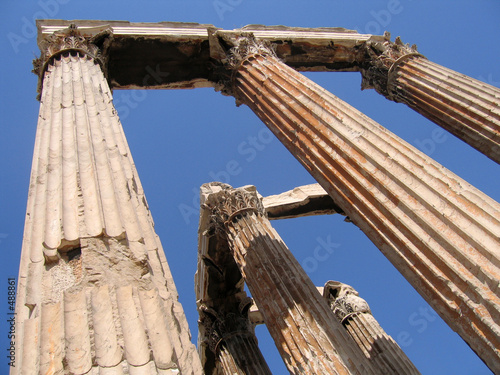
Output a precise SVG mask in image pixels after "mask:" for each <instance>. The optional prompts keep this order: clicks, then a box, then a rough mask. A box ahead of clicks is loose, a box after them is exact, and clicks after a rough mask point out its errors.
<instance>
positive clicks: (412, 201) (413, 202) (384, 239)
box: [230, 42, 500, 371]
mask: <svg viewBox="0 0 500 375" xmlns="http://www.w3.org/2000/svg"><path fill="white" fill-rule="evenodd" d="M246 43H248V42H246ZM245 48H246V47H245ZM246 49H247V48H246ZM233 69H236V70H235V73H234V79H233V81H232V82H233V86H232V87H231V88H230V91H232V92H233V93H234V95H235V96H236V98H237V100H238V102H239V103H244V104H247V105H248V106H249V107H250V108H251V109H252V110H253V111H254V112H255V113H256V114H257V115H258V116H259V118H260V119H261V120H262V121H263V122H264V123H265V124H266V125H267V126H268V127H269V129H270V130H271V131H272V132H273V133H274V134H275V135H276V136H277V137H278V139H279V140H280V141H281V142H282V143H283V144H284V145H285V146H286V147H287V148H288V149H289V150H290V151H291V152H292V154H293V155H294V156H295V157H296V158H297V159H298V160H299V161H300V162H301V163H302V165H303V166H304V167H305V168H306V169H307V170H308V171H309V172H310V173H311V174H312V175H313V177H314V178H315V179H316V180H317V181H318V182H319V183H320V184H321V186H323V188H324V189H325V190H326V191H328V193H329V195H330V196H331V197H332V199H333V201H334V202H335V203H336V204H338V206H339V207H340V208H341V209H342V211H344V213H345V214H346V215H347V216H349V218H350V220H351V221H352V222H353V223H355V224H356V225H357V226H358V227H360V229H361V230H363V232H364V233H365V234H366V235H367V236H368V237H369V238H370V239H371V240H372V241H373V243H374V244H375V245H376V246H377V247H378V248H379V249H380V250H381V251H382V252H383V254H384V255H385V256H386V257H387V258H388V259H389V260H390V261H391V262H392V263H393V264H394V265H395V266H396V268H397V269H398V270H399V271H400V272H401V273H402V274H403V275H404V276H405V277H406V278H407V279H408V281H409V282H410V283H411V284H412V285H413V286H414V287H415V289H416V290H417V291H418V292H419V293H420V294H421V295H422V296H423V297H424V298H425V299H426V300H427V302H428V303H429V304H430V305H431V306H432V307H433V308H434V309H435V310H436V311H437V312H438V314H439V315H440V316H441V317H442V318H443V319H444V320H445V321H446V322H447V323H448V324H449V325H450V326H451V328H452V329H453V330H455V331H457V332H458V333H459V334H460V335H461V336H462V338H463V339H464V340H465V341H466V342H467V343H468V344H469V345H470V346H471V347H472V349H473V350H474V351H475V352H476V353H477V354H478V355H479V356H480V357H481V358H482V359H483V361H485V362H486V363H487V365H488V366H489V367H490V368H491V369H492V370H493V371H500V352H499V351H498V348H499V347H500V336H499V335H498V332H500V290H499V288H498V280H499V279H500V266H499V265H500V256H499V254H500V239H499V238H498V233H500V219H499V218H500V205H499V204H498V202H495V201H494V200H493V199H491V198H489V197H488V196H487V195H485V194H484V193H482V192H480V191H479V190H477V189H475V188H474V187H473V186H471V185H470V184H468V183H467V182H466V181H464V180H462V179H461V178H459V177H458V176H456V175H454V174H453V173H451V172H450V171H448V170H446V169H445V168H443V167H442V166H441V165H439V164H438V163H436V162H434V161H433V160H432V159H431V158H429V157H428V156H426V155H424V154H423V153H422V152H420V151H418V150H417V149H416V148H415V147H412V146H411V145H409V144H407V143H406V142H404V141H403V140H401V139H400V138H398V137H397V136H395V135H394V134H392V133H391V132H389V131H388V130H387V129H384V128H383V127H382V126H380V125H379V124H377V123H376V122H374V121H373V120H371V119H369V118H368V117H366V116H365V115H363V114H362V113H360V112H359V111H357V110H356V109H354V108H352V107H351V106H349V105H348V104H347V103H345V102H343V101H342V100H340V99H339V98H337V97H336V96H334V95H333V94H331V93H329V92H327V91H326V90H324V89H322V88H321V87H319V86H318V85H316V84H315V83H314V82H312V81H310V80H309V79H307V78H306V77H304V76H302V75H301V74H299V73H297V72H296V71H295V70H293V69H291V68H289V67H288V66H286V65H285V64H283V63H281V62H280V61H279V60H278V59H276V57H274V56H273V52H272V51H269V52H268V53H262V52H261V53H257V54H253V55H249V56H247V58H246V59H243V60H242V62H241V63H240V64H239V65H237V66H235V67H233Z"/></svg>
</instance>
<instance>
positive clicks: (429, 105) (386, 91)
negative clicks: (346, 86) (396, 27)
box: [361, 38, 500, 163]
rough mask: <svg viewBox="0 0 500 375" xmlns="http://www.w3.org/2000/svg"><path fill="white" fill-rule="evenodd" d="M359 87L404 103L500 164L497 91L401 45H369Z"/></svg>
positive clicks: (499, 112)
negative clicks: (361, 82) (375, 91)
mask: <svg viewBox="0 0 500 375" xmlns="http://www.w3.org/2000/svg"><path fill="white" fill-rule="evenodd" d="M366 50H367V54H368V58H367V59H366V62H367V63H366V66H365V67H364V68H363V69H362V70H361V72H362V74H363V85H362V87H363V88H375V89H376V90H377V92H379V93H380V94H382V95H384V96H385V97H386V98H388V99H390V100H393V101H395V102H400V103H405V104H406V105H408V106H409V107H410V108H412V109H414V110H415V111H417V112H418V113H420V114H421V115H423V116H425V117H427V118H428V119H429V120H431V121H434V122H435V123H436V124H438V125H439V126H442V127H443V128H444V129H446V130H448V131H449V132H450V133H452V134H453V135H455V136H457V137H458V138H460V139H461V140H463V141H464V142H467V143H468V144H469V145H471V146H472V147H474V148H475V149H477V150H478V151H480V152H482V153H483V154H485V155H486V156H487V157H489V158H490V159H492V160H494V161H496V162H497V163H500V89H499V88H497V87H494V86H492V85H488V84H486V83H484V82H481V81H478V80H476V79H473V78H471V77H468V76H466V75H464V74H460V73H457V72H455V71H453V70H451V69H447V68H445V67H443V66H441V65H439V64H436V63H433V62H432V61H429V60H427V59H426V58H424V57H423V56H422V55H420V54H419V53H418V52H417V50H416V47H412V48H410V47H408V46H405V45H403V43H402V42H401V40H400V39H399V38H398V39H396V42H395V43H392V42H390V41H385V42H383V43H381V42H368V43H367V44H366Z"/></svg>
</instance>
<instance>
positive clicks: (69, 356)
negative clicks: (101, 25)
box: [11, 26, 202, 374]
mask: <svg viewBox="0 0 500 375" xmlns="http://www.w3.org/2000/svg"><path fill="white" fill-rule="evenodd" d="M110 34H111V32H110V30H107V29H104V30H102V31H101V32H99V33H97V34H95V35H94V36H93V37H90V36H88V33H87V34H86V36H84V35H82V34H81V33H80V31H79V30H78V29H76V27H74V26H71V27H69V28H68V29H65V30H61V31H58V32H56V33H54V34H53V35H52V36H51V37H48V38H45V39H42V40H41V41H40V43H39V44H40V48H41V51H42V55H41V57H40V58H39V59H37V60H36V61H35V71H36V73H38V74H39V76H40V86H39V89H40V90H41V96H40V114H39V118H38V127H37V134H36V141H35V151H34V156H33V166H32V173H31V183H30V189H29V196H28V207H27V215H26V223H25V231H24V239H23V248H22V253H21V265H20V272H19V287H18V295H17V303H16V309H17V310H16V312H17V320H18V321H17V323H18V326H17V327H18V330H19V331H20V332H19V333H20V334H19V337H24V340H19V341H17V348H16V354H17V356H18V359H19V363H18V365H17V366H16V368H12V372H11V373H12V374H21V373H23V374H24V373H26V374H27V373H29V374H35V373H36V374H38V373H43V374H45V373H54V374H55V373H57V374H59V373H69V372H70V373H73V374H85V373H89V372H92V373H97V372H99V373H105V374H122V373H123V372H125V373H130V374H146V373H148V374H149V373H155V374H156V373H161V374H175V373H178V372H179V371H181V372H182V373H183V374H201V373H202V370H201V365H200V361H199V358H198V355H197V353H196V348H195V347H194V345H193V344H192V343H191V339H190V333H189V329H188V325H187V321H186V318H185V316H184V312H183V309H182V306H181V305H180V304H179V302H178V301H177V297H178V296H177V291H176V288H175V285H174V282H173V280H172V275H171V273H170V270H169V268H168V264H167V262H166V258H165V255H164V253H163V249H162V247H161V243H160V241H159V239H158V236H157V235H156V234H155V232H154V228H153V220H152V218H151V214H150V212H149V208H148V206H147V203H146V200H145V196H144V191H143V189H142V186H141V183H140V181H139V177H138V175H137V171H136V169H135V166H134V162H133V160H132V157H131V155H130V149H129V147H128V145H127V142H126V139H125V135H124V133H123V129H122V126H121V124H120V121H119V119H118V115H117V113H116V110H115V108H114V107H113V102H112V94H111V91H110V88H109V86H108V82H107V81H106V79H105V76H104V71H105V69H103V68H104V67H105V52H106V51H105V48H106V44H107V39H108V38H109V37H110ZM33 340H36V343H35V344H33V343H32V341H33Z"/></svg>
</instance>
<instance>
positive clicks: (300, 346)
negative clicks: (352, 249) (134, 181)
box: [203, 184, 374, 374]
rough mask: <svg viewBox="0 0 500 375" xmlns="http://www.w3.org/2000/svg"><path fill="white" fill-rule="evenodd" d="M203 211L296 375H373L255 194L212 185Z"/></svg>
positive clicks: (246, 189) (280, 350)
mask: <svg viewBox="0 0 500 375" xmlns="http://www.w3.org/2000/svg"><path fill="white" fill-rule="evenodd" d="M210 188H211V189H212V194H210V195H208V197H207V200H206V201H205V202H203V203H204V206H205V207H206V208H207V209H209V210H210V211H211V215H212V218H213V225H214V230H215V231H219V232H223V233H224V234H225V236H227V241H228V243H229V248H230V250H231V252H232V255H233V257H234V259H235V261H236V263H237V264H238V266H239V269H240V271H241V274H242V275H243V277H244V278H245V282H246V283H247V285H248V288H249V290H250V292H251V293H252V297H253V298H254V299H255V302H256V304H257V306H258V307H259V310H260V311H261V313H262V315H263V317H264V321H265V323H266V326H267V328H268V330H269V333H270V334H271V336H272V337H273V339H274V341H275V343H276V346H277V348H278V350H279V352H280V354H281V356H282V358H283V360H284V362H285V364H286V366H287V367H288V370H289V371H290V372H291V373H293V374H372V373H374V372H373V370H372V368H371V367H370V365H369V363H368V361H367V360H366V358H365V357H364V355H363V353H362V352H361V351H360V349H359V348H358V347H357V346H356V344H355V343H354V342H353V341H352V339H351V338H350V337H349V336H348V335H347V333H346V332H345V330H344V329H343V327H342V326H341V325H340V323H339V322H338V321H337V320H336V319H335V317H334V316H333V313H332V311H331V310H329V308H328V306H327V304H326V303H325V301H324V300H323V299H322V297H321V295H320V294H319V293H318V292H317V290H316V288H315V286H314V285H313V283H312V281H311V280H310V279H309V278H308V277H307V275H306V273H305V272H304V270H303V269H302V268H301V267H300V265H299V263H298V262H297V260H296V259H295V258H294V257H293V255H292V254H291V252H290V250H288V248H287V247H286V245H285V244H284V243H283V241H282V240H281V238H280V237H279V235H278V234H277V233H276V231H275V230H274V229H273V228H272V227H271V224H270V223H269V220H268V219H267V218H266V217H265V212H264V208H263V206H262V203H261V202H260V200H259V198H258V197H257V193H256V191H255V188H253V187H248V188H240V189H232V188H231V187H230V186H229V185H221V184H217V185H212V186H210Z"/></svg>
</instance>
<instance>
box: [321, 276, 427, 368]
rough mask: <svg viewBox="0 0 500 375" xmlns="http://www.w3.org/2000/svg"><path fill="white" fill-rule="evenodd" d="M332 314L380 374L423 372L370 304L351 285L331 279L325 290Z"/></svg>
mask: <svg viewBox="0 0 500 375" xmlns="http://www.w3.org/2000/svg"><path fill="white" fill-rule="evenodd" d="M323 297H325V298H326V300H327V301H328V304H329V305H330V307H331V309H332V311H333V313H334V314H335V316H336V317H337V318H338V319H339V321H340V322H341V323H342V325H343V326H344V327H345V328H346V329H347V332H349V335H351V337H352V338H353V339H354V341H355V342H356V344H358V346H359V347H360V348H361V350H362V351H363V353H364V354H365V356H366V357H367V358H368V360H369V361H370V362H371V363H372V364H373V366H374V367H375V368H377V369H379V371H380V373H381V374H394V375H399V374H405V375H420V372H419V371H418V370H417V369H416V367H415V365H414V364H413V363H412V362H411V361H410V359H409V358H408V357H407V356H406V354H405V353H404V352H403V350H402V349H401V347H400V346H399V345H398V344H397V343H396V341H394V339H393V338H392V337H391V336H389V335H388V334H387V333H386V332H385V331H384V329H383V328H382V327H381V326H380V324H379V323H378V322H377V320H376V319H375V318H374V317H373V315H372V313H371V310H370V307H369V306H368V303H367V302H366V301H365V300H364V299H363V298H361V297H359V295H358V292H357V291H356V290H355V289H354V288H352V287H351V286H350V285H347V284H343V283H340V282H336V281H329V282H327V283H326V284H325V287H324V289H323Z"/></svg>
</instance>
